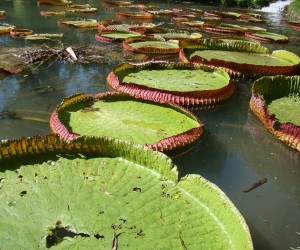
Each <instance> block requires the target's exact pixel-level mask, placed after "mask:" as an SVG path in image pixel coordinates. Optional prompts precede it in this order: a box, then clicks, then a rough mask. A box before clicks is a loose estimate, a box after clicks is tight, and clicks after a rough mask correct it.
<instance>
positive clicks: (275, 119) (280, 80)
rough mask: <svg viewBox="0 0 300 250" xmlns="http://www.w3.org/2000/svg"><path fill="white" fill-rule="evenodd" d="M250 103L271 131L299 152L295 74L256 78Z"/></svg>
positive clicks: (299, 84) (299, 85)
mask: <svg viewBox="0 0 300 250" xmlns="http://www.w3.org/2000/svg"><path fill="white" fill-rule="evenodd" d="M250 107H251V109H252V111H253V112H254V113H255V114H256V115H257V116H258V118H259V119H260V120H261V121H262V122H263V124H264V125H265V126H266V128H267V129H268V130H269V131H270V132H271V133H272V134H274V135H275V136H276V137H277V138H279V139H280V140H281V141H284V142H285V143H287V144H288V145H289V146H291V147H292V148H294V149H296V150H298V151H299V152H300V137H299V135H300V116H299V114H300V77H299V76H291V77H285V76H280V75H279V76H274V77H262V78H259V79H258V80H256V81H255V82H254V85H253V88H252V97H251V101H250Z"/></svg>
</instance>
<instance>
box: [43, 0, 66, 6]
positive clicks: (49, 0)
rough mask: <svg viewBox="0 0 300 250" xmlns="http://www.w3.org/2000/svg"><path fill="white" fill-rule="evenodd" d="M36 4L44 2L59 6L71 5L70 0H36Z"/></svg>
mask: <svg viewBox="0 0 300 250" xmlns="http://www.w3.org/2000/svg"><path fill="white" fill-rule="evenodd" d="M37 4H38V5H40V4H42V5H43V4H45V5H59V6H68V5H71V4H72V2H71V1H67V0H59V1H56V0H37Z"/></svg>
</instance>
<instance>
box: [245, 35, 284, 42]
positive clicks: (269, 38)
mask: <svg viewBox="0 0 300 250" xmlns="http://www.w3.org/2000/svg"><path fill="white" fill-rule="evenodd" d="M245 35H246V36H248V37H250V38H253V39H257V40H259V41H264V42H281V43H287V42H288V40H289V38H288V37H287V36H284V35H279V34H276V33H270V32H256V33H246V34H245Z"/></svg>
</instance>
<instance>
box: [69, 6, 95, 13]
mask: <svg viewBox="0 0 300 250" xmlns="http://www.w3.org/2000/svg"><path fill="white" fill-rule="evenodd" d="M67 11H68V12H73V13H95V12H97V11H98V9H97V8H94V7H86V8H78V7H69V8H67Z"/></svg>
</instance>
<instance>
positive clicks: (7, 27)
mask: <svg viewBox="0 0 300 250" xmlns="http://www.w3.org/2000/svg"><path fill="white" fill-rule="evenodd" d="M15 27H16V26H14V25H11V24H8V23H1V24H0V34H5V33H10V31H11V30H12V29H14V28H15Z"/></svg>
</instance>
